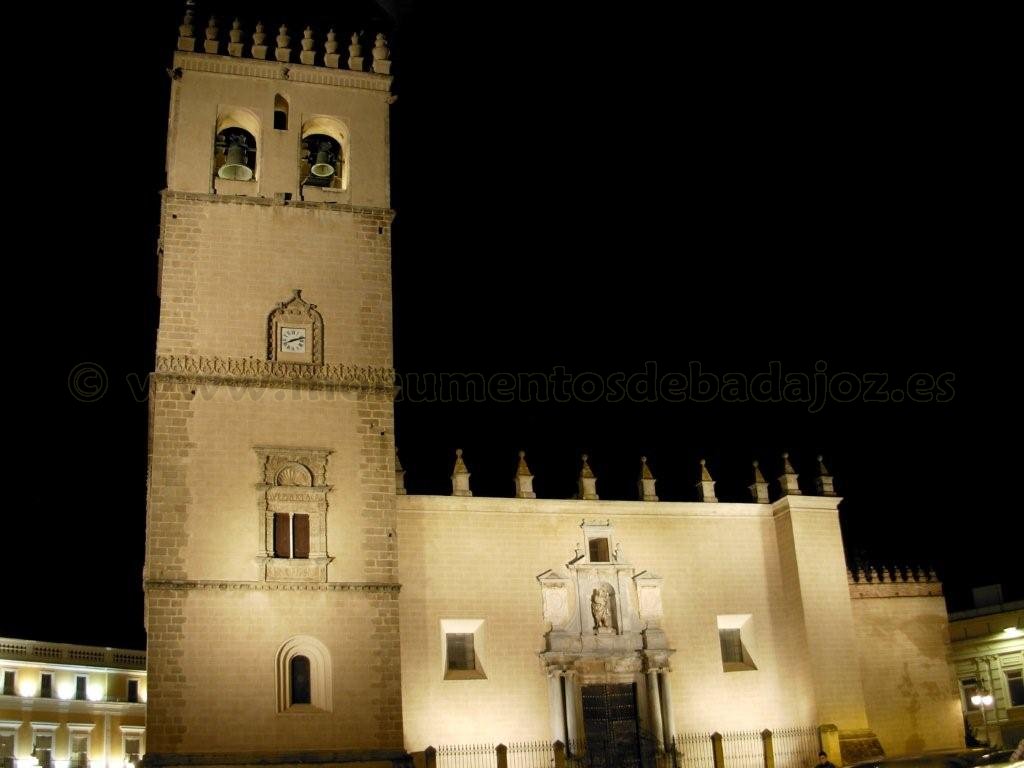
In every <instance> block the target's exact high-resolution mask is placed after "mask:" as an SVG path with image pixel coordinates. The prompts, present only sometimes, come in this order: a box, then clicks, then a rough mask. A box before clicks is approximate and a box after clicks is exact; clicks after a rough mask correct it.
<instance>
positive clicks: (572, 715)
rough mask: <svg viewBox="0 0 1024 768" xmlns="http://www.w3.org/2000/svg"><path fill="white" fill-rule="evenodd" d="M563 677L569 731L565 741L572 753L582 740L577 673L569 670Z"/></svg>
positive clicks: (566, 722) (567, 728) (566, 720)
mask: <svg viewBox="0 0 1024 768" xmlns="http://www.w3.org/2000/svg"><path fill="white" fill-rule="evenodd" d="M563 679H564V680H565V725H566V731H567V733H566V734H565V736H566V739H567V741H566V742H565V743H566V746H567V747H568V748H569V751H570V753H571V752H572V751H573V749H574V748H575V747H576V746H577V745H578V744H579V742H580V735H579V725H578V723H577V717H576V673H575V672H573V671H571V670H567V671H566V672H565V673H564V678H563Z"/></svg>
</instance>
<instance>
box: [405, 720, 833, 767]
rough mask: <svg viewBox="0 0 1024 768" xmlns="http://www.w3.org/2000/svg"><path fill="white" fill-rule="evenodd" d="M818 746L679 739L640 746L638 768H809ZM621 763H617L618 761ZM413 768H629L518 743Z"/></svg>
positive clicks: (450, 753)
mask: <svg viewBox="0 0 1024 768" xmlns="http://www.w3.org/2000/svg"><path fill="white" fill-rule="evenodd" d="M820 746H821V735H820V731H819V728H817V727H815V726H813V725H811V726H800V727H794V728H780V729H778V730H776V731H770V730H764V731H726V732H724V733H708V732H707V731H702V732H696V733H680V734H677V735H676V737H675V739H674V741H673V742H672V743H671V744H668V745H666V748H665V749H663V750H662V749H657V748H656V747H655V745H654V744H652V743H650V742H649V740H641V743H640V744H639V745H638V749H637V755H636V758H635V760H634V759H633V758H632V756H630V758H629V759H630V760H631V761H632V762H631V763H630V766H632V765H634V764H635V765H636V766H637V768H640V767H641V766H642V768H812V766H814V765H815V764H816V763H817V756H818V750H819V748H820ZM620 760H621V758H620ZM414 764H415V765H416V766H417V768H591V767H592V766H601V767H602V768H628V766H614V767H613V766H605V760H604V759H603V758H602V757H601V756H599V755H597V754H595V753H593V752H592V751H591V750H588V749H587V745H586V744H585V743H582V742H581V743H572V744H571V745H570V748H569V749H566V748H565V747H564V746H563V745H562V743H561V742H559V741H556V742H554V743H551V742H547V741H521V742H512V743H510V744H508V745H505V744H497V745H495V744H443V745H441V746H439V747H436V748H435V747H428V748H427V749H426V750H425V751H424V752H420V753H417V754H416V755H414Z"/></svg>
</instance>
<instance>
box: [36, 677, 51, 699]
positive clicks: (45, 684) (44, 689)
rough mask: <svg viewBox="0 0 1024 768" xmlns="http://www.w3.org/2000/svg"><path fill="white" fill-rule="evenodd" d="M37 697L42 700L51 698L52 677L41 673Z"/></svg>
mask: <svg viewBox="0 0 1024 768" xmlns="http://www.w3.org/2000/svg"><path fill="white" fill-rule="evenodd" d="M39 697H40V698H42V699H52V698H53V675H52V674H50V673H49V672H43V674H42V675H41V676H40V678H39Z"/></svg>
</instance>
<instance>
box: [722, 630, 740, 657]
mask: <svg viewBox="0 0 1024 768" xmlns="http://www.w3.org/2000/svg"><path fill="white" fill-rule="evenodd" d="M718 639H719V640H720V641H721V643H722V661H723V662H724V663H725V664H742V663H743V640H742V639H741V637H740V631H739V630H738V629H720V630H718Z"/></svg>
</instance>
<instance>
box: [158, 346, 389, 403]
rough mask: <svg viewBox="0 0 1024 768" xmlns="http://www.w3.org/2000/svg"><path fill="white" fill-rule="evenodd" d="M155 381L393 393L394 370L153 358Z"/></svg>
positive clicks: (187, 357)
mask: <svg viewBox="0 0 1024 768" xmlns="http://www.w3.org/2000/svg"><path fill="white" fill-rule="evenodd" d="M155 376H156V378H158V379H184V380H187V381H194V382H208V383H210V384H227V385H230V384H244V385H246V386H252V387H261V388H267V387H294V386H296V385H298V386H302V387H307V388H309V389H369V390H376V391H380V392H388V393H391V394H394V391H395V370H394V368H382V367H378V366H358V365H345V364H344V363H325V364H324V365H307V364H304V363H278V362H273V361H270V360H257V359H255V358H244V357H203V356H202V355H198V356H193V355H157V358H156V371H155Z"/></svg>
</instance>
